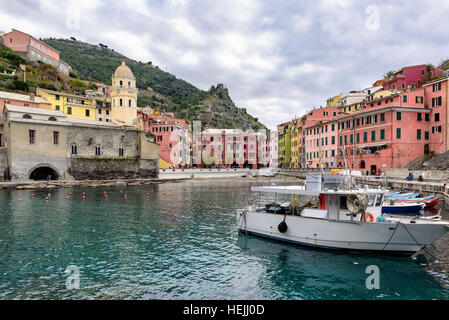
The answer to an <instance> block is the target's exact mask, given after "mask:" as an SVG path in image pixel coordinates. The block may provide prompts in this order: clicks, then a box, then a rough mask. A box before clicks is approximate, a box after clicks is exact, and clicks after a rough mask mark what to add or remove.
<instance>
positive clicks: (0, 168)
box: [0, 148, 8, 181]
mask: <svg viewBox="0 0 449 320" xmlns="http://www.w3.org/2000/svg"><path fill="white" fill-rule="evenodd" d="M7 167H8V156H7V151H6V148H0V181H4V176H5V172H6V168H7Z"/></svg>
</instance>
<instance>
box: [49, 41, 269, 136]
mask: <svg viewBox="0 0 449 320" xmlns="http://www.w3.org/2000/svg"><path fill="white" fill-rule="evenodd" d="M43 41H44V42H45V43H47V44H48V45H50V46H52V47H53V48H55V49H56V50H58V51H60V52H61V59H62V60H64V61H65V62H67V63H68V64H70V65H71V66H72V68H73V69H74V72H73V74H71V76H73V77H76V78H80V79H83V80H88V81H92V82H102V83H105V84H108V85H110V84H111V77H112V74H113V73H114V71H115V69H116V68H117V67H118V66H119V65H120V64H121V62H122V61H125V62H126V64H127V65H128V66H129V67H130V68H131V70H132V72H133V73H134V75H135V77H136V80H137V87H138V88H139V97H138V104H139V105H140V106H151V107H155V108H159V109H162V111H168V112H174V113H175V115H176V116H177V117H181V118H184V119H187V120H189V121H193V120H201V121H202V123H203V127H204V126H205V125H206V126H208V127H213V128H240V129H244V130H247V129H253V130H258V129H260V128H265V126H264V125H262V124H260V123H259V122H258V119H257V118H255V117H253V116H251V115H249V114H248V113H247V112H246V110H245V109H243V108H238V107H237V106H236V105H235V104H234V102H233V101H232V99H231V98H230V96H229V93H228V90H227V89H226V88H225V87H224V85H222V84H219V85H217V86H212V87H211V89H210V90H209V91H204V90H200V89H198V88H196V87H195V86H193V85H191V84H190V83H188V82H186V81H184V80H182V79H178V78H176V76H174V75H172V74H170V73H168V72H165V71H163V70H161V69H159V68H158V67H157V66H153V65H152V63H150V62H146V63H143V62H141V61H139V62H138V61H135V60H132V59H129V58H127V57H125V56H124V55H122V54H120V53H118V52H116V51H115V50H113V49H109V48H108V47H107V46H105V45H102V44H99V45H92V44H88V43H84V42H80V41H76V40H74V39H71V40H67V39H52V38H51V39H44V40H43Z"/></svg>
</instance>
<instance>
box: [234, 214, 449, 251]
mask: <svg viewBox="0 0 449 320" xmlns="http://www.w3.org/2000/svg"><path fill="white" fill-rule="evenodd" d="M282 221H284V216H283V215H278V214H269V213H260V212H246V213H245V214H242V212H237V228H238V230H239V231H240V232H243V233H248V234H252V235H255V236H261V237H265V238H271V239H275V240H278V241H284V242H288V243H293V244H297V245H303V246H309V247H315V248H322V249H333V250H335V249H337V250H356V251H368V252H373V251H375V252H383V253H387V254H392V253H404V254H412V253H414V252H416V251H419V250H421V249H422V248H423V247H424V246H426V245H429V244H431V243H433V242H434V241H436V240H438V239H439V238H441V237H442V236H443V235H444V234H446V233H447V232H448V231H449V228H448V227H447V226H446V225H445V224H407V225H406V224H397V223H363V222H355V221H333V220H326V219H314V218H304V217H300V216H286V217H285V223H286V224H287V226H288V228H287V231H286V232H285V233H281V232H279V230H278V226H279V224H280V223H281V222H282Z"/></svg>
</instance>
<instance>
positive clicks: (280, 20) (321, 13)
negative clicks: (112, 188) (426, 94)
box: [0, 0, 449, 128]
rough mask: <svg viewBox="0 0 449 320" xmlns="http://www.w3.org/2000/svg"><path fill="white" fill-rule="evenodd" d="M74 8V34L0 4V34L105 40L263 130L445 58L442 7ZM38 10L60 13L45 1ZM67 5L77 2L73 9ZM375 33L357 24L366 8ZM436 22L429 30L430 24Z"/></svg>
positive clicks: (340, 2) (56, 20) (106, 4)
mask: <svg viewBox="0 0 449 320" xmlns="http://www.w3.org/2000/svg"><path fill="white" fill-rule="evenodd" d="M96 2H97V1H95V0H91V1H88V2H84V4H82V5H81V6H80V10H82V15H81V26H80V29H79V30H67V28H66V27H65V18H66V17H65V16H64V14H62V15H61V14H60V15H58V16H55V13H54V12H57V11H52V10H44V9H43V8H42V7H43V5H42V3H44V1H42V2H39V1H31V0H27V1H25V2H24V1H21V2H20V3H17V4H16V5H14V6H11V4H10V1H5V0H0V5H1V6H0V16H1V17H2V19H0V30H8V29H10V28H11V27H15V28H18V29H21V28H25V29H26V30H24V31H27V32H30V33H33V34H35V35H36V36H42V37H44V36H53V37H69V36H75V37H76V38H78V39H81V40H85V41H89V42H92V43H99V42H103V43H104V42H107V44H108V45H109V46H111V47H113V48H115V49H116V50H117V51H119V52H121V53H123V54H125V55H127V56H129V57H131V58H134V59H137V60H142V61H150V60H151V61H153V62H154V63H156V64H157V65H159V66H160V67H162V68H164V69H165V68H167V69H168V71H169V72H171V73H173V74H175V75H176V76H177V77H179V78H182V79H185V80H187V81H189V82H191V83H192V84H194V85H196V86H198V87H200V88H202V89H206V90H207V89H208V88H209V87H210V86H211V85H212V84H216V83H218V82H223V83H225V85H226V86H227V87H228V88H229V89H230V93H231V96H232V98H233V100H234V101H235V102H236V104H237V105H238V106H240V107H246V108H247V110H248V112H249V113H251V114H253V115H254V116H256V117H258V118H259V119H260V120H261V121H262V122H264V123H265V124H266V125H268V126H269V127H271V128H274V127H275V126H276V124H278V123H281V122H285V121H288V120H290V119H291V118H292V117H293V116H294V115H299V114H301V113H303V112H305V110H306V108H310V107H311V106H320V105H324V104H325V101H326V99H327V98H329V97H330V96H332V95H336V94H339V93H340V92H345V91H349V90H353V89H361V88H363V87H367V86H369V85H370V84H372V83H373V82H374V81H375V80H377V79H379V78H381V77H382V75H383V74H384V73H385V72H386V71H388V70H391V69H396V68H399V67H401V66H404V65H409V64H417V63H427V62H432V63H434V64H437V63H439V62H440V59H442V58H446V57H448V56H449V41H447V40H448V39H447V38H448V36H447V29H448V22H446V21H447V18H446V16H447V12H448V10H449V3H447V2H444V1H437V0H429V1H419V0H408V1H407V0H398V1H382V2H377V1H355V0H322V1H318V2H317V1H293V0H285V1H281V2H280V1H269V0H266V1H241V0H238V1H237V0H235V1H212V0H204V1H185V0H170V1H144V0H135V1H132V0H128V1H104V0H98V6H89V5H88V4H89V3H91V4H92V3H96ZM45 3H46V6H47V7H48V6H50V7H51V6H52V5H53V7H55V10H57V8H59V11H60V12H63V13H64V9H65V7H64V6H67V4H65V5H63V6H60V2H58V1H51V0H46V1H45ZM71 3H72V5H74V4H76V3H77V2H76V1H72V2H71ZM369 5H377V6H378V8H379V18H380V20H379V21H380V29H379V30H369V29H368V28H366V27H365V23H366V21H367V19H368V13H367V12H366V9H367V6H369ZM436 22H437V23H436Z"/></svg>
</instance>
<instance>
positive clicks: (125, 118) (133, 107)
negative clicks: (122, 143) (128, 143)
mask: <svg viewBox="0 0 449 320" xmlns="http://www.w3.org/2000/svg"><path fill="white" fill-rule="evenodd" d="M137 93H138V89H137V87H136V78H135V77H134V74H133V73H132V71H131V69H130V68H129V67H128V66H127V65H126V63H125V62H124V61H122V64H121V65H120V66H118V67H117V69H116V70H115V72H114V74H113V75H112V86H111V101H112V106H111V115H110V116H111V121H112V122H113V123H115V124H117V125H119V126H129V127H134V128H136V127H137Z"/></svg>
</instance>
